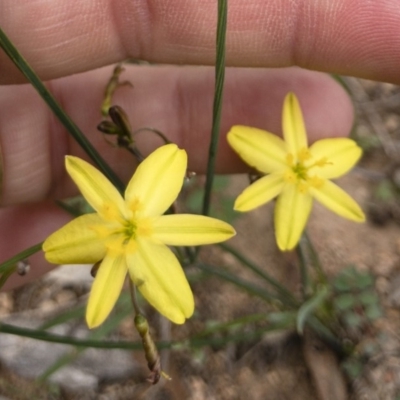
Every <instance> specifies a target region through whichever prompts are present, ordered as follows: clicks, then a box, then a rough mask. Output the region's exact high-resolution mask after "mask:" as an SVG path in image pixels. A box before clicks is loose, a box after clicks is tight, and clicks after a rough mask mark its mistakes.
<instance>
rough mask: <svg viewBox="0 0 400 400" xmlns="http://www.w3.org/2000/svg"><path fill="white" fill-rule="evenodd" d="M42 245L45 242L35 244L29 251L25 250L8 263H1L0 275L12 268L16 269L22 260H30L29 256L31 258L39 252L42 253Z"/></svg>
mask: <svg viewBox="0 0 400 400" xmlns="http://www.w3.org/2000/svg"><path fill="white" fill-rule="evenodd" d="M42 244H43V242H41V243H38V244H35V245H34V246H32V247H29V248H28V249H25V250H24V251H21V253H18V254H17V255H15V256H13V257H11V258H9V259H8V260H7V261H4V262H3V263H1V264H0V274H3V273H4V272H6V271H7V270H8V269H9V268H11V267H14V266H15V264H16V263H17V262H18V261H22V260H24V259H26V258H28V257H29V256H31V255H32V254H35V253H37V252H38V251H40V250H41V249H42Z"/></svg>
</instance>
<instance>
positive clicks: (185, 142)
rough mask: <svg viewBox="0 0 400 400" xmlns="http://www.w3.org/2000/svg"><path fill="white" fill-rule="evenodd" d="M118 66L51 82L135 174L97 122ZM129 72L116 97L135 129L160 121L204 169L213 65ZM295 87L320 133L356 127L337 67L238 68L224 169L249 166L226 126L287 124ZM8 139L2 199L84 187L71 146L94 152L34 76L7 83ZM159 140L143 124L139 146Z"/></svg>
mask: <svg viewBox="0 0 400 400" xmlns="http://www.w3.org/2000/svg"><path fill="white" fill-rule="evenodd" d="M110 74H111V69H109V68H106V69H102V70H97V71H93V72H91V73H83V74H80V75H75V76H72V77H68V78H63V79H60V80H57V81H54V82H52V83H51V85H50V87H51V89H52V91H53V92H54V93H55V95H56V97H57V98H58V99H59V101H60V102H61V104H62V106H63V107H64V108H65V110H66V112H67V113H68V114H69V115H70V116H72V118H73V119H74V120H75V121H76V123H77V124H78V126H79V127H80V128H81V129H82V131H83V132H84V133H85V134H86V135H87V136H88V138H89V139H90V141H91V142H92V143H93V145H94V146H95V147H96V148H97V149H98V150H99V152H100V153H101V154H102V155H104V157H105V158H106V160H107V161H108V162H109V163H110V164H111V166H112V167H113V168H115V170H116V171H117V173H118V174H119V175H120V176H121V177H122V178H123V179H124V181H127V180H128V179H129V178H130V176H131V175H132V172H133V170H134V166H135V162H134V160H133V159H132V156H131V155H130V154H129V153H128V152H126V151H124V150H123V149H118V148H114V147H111V146H110V145H109V144H108V143H107V142H106V141H105V140H104V138H103V136H102V135H101V134H100V133H99V132H98V131H97V130H96V125H97V124H98V123H99V122H100V112H99V105H100V103H101V100H102V96H103V90H104V84H105V82H106V81H107V79H108V78H109V76H110ZM126 78H128V79H130V80H131V82H132V83H133V85H134V88H133V89H130V88H129V87H123V88H121V89H119V90H118V91H117V93H116V96H115V98H114V100H115V101H114V104H119V105H121V106H122V107H123V108H124V109H125V110H126V112H127V114H128V115H129V118H130V121H131V124H132V127H133V129H134V130H136V129H138V128H141V127H146V126H151V127H154V128H157V129H159V130H161V131H162V132H163V133H164V134H165V135H166V136H167V137H168V138H169V139H170V140H171V141H173V142H176V143H177V144H178V145H179V146H180V147H182V148H184V149H186V150H187V152H188V156H189V168H190V169H191V170H193V171H196V172H199V173H201V172H203V171H204V170H205V167H206V160H207V154H208V146H209V139H210V131H211V122H212V121H211V114H212V97H213V89H214V71H213V69H212V68H211V67H192V68H180V67H153V68H151V67H144V68H143V67H133V68H130V69H129V71H126V74H125V75H124V76H123V79H126ZM289 91H294V92H295V93H296V94H297V96H298V97H299V99H300V103H301V106H302V107H303V111H304V115H305V121H306V125H307V128H308V132H309V137H310V139H311V141H313V140H315V139H316V138H321V137H332V136H338V135H342V136H344V135H347V134H348V133H349V131H350V128H351V124H352V118H353V109H352V106H351V103H350V101H349V98H348V96H347V94H346V93H345V92H344V91H343V89H342V88H341V87H339V86H338V85H337V84H336V82H335V81H334V80H333V79H331V78H330V77H329V76H327V75H325V74H321V73H312V72H309V71H305V70H301V69H298V68H289V69H279V70H262V69H238V68H236V69H230V70H228V71H227V75H226V85H225V89H224V105H223V116H222V123H221V139H220V147H219V155H218V159H217V170H218V172H239V171H242V172H243V171H245V170H247V169H244V166H243V164H242V163H241V162H240V161H239V159H238V157H237V156H236V155H235V154H234V153H233V152H232V151H231V150H230V149H229V147H228V145H227V143H226V140H225V135H226V132H227V131H228V130H229V129H230V127H231V126H232V125H234V124H244V125H249V126H256V127H258V128H261V129H267V130H269V131H271V132H274V133H278V134H279V133H280V131H281V114H282V103H283V98H284V96H285V94H286V93H287V92H289ZM0 142H1V147H2V157H3V169H4V176H3V185H2V189H3V192H2V204H3V205H7V204H18V203H22V202H33V201H40V200H43V199H46V198H54V197H57V198H60V197H65V196H66V195H71V194H72V193H73V190H75V188H74V186H73V184H72V183H71V180H70V179H68V178H67V176H66V175H65V169H64V155H65V154H73V155H77V156H80V157H84V158H86V157H85V154H84V153H83V151H82V149H80V148H79V146H78V145H77V144H76V142H75V141H74V140H72V139H71V138H70V137H69V136H68V135H67V133H66V131H65V130H64V129H63V127H62V126H61V125H60V124H59V122H58V121H56V120H55V117H54V116H53V115H52V113H51V111H50V110H49V109H48V108H47V106H46V105H45V104H44V103H43V102H42V100H41V99H40V98H39V97H38V95H37V94H36V92H35V91H34V90H33V89H32V88H31V87H29V86H28V85H24V86H9V87H3V88H2V89H1V90H0ZM160 144H161V143H160V140H159V139H156V138H155V136H154V135H152V134H150V133H142V134H140V136H139V139H138V146H139V148H140V149H141V150H142V151H143V152H144V153H146V154H147V153H148V152H149V151H150V150H151V149H154V147H155V146H157V145H160Z"/></svg>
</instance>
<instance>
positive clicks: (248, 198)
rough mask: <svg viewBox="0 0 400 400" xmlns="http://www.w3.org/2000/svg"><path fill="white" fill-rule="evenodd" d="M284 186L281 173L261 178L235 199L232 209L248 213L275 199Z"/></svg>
mask: <svg viewBox="0 0 400 400" xmlns="http://www.w3.org/2000/svg"><path fill="white" fill-rule="evenodd" d="M283 185H284V181H283V177H282V173H275V174H270V175H267V176H263V177H262V178H261V179H259V180H257V181H255V182H254V183H252V184H251V185H250V186H248V187H247V188H246V189H245V190H244V191H243V192H242V193H241V194H240V195H239V196H238V197H237V199H236V201H235V205H234V209H235V210H237V211H242V212H244V211H250V210H254V209H255V208H257V207H260V206H262V205H263V204H265V203H267V202H269V201H270V200H272V199H273V198H275V197H276V196H277V195H278V194H279V193H280V192H281V190H282V188H283Z"/></svg>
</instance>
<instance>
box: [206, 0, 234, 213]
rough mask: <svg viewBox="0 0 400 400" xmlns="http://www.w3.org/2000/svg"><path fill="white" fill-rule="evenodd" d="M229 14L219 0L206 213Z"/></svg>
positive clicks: (214, 152)
mask: <svg viewBox="0 0 400 400" xmlns="http://www.w3.org/2000/svg"><path fill="white" fill-rule="evenodd" d="M227 15H228V0H218V25H217V57H216V63H215V90H214V105H213V121H212V130H211V141H210V147H209V150H208V164H207V175H206V183H205V190H204V200H203V214H204V215H208V214H209V212H210V204H211V193H212V186H213V181H214V171H215V162H216V158H217V151H218V142H219V133H220V132H219V131H220V122H221V111H222V99H223V88H224V81H225V37H226V23H227Z"/></svg>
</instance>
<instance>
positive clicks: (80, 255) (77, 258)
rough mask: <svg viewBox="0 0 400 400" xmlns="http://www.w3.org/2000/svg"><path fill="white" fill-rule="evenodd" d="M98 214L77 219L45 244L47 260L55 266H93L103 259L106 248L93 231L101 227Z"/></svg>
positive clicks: (53, 235)
mask: <svg viewBox="0 0 400 400" xmlns="http://www.w3.org/2000/svg"><path fill="white" fill-rule="evenodd" d="M101 224H102V220H101V218H100V217H99V216H98V215H97V214H86V215H82V216H81V217H78V218H75V219H74V220H72V221H71V222H69V223H68V224H66V225H64V226H63V227H62V228H61V229H59V230H58V231H56V232H54V233H53V234H51V235H50V236H49V237H48V238H47V239H46V240H45V241H44V243H43V246H42V248H43V251H44V252H45V257H46V260H47V261H49V262H51V263H54V264H92V263H95V262H98V261H99V260H101V259H103V258H104V256H105V252H106V248H105V246H104V244H103V242H102V241H101V240H99V238H98V235H97V234H96V232H95V230H94V229H93V227H94V226H96V225H101Z"/></svg>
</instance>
